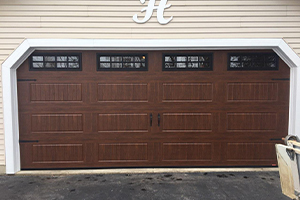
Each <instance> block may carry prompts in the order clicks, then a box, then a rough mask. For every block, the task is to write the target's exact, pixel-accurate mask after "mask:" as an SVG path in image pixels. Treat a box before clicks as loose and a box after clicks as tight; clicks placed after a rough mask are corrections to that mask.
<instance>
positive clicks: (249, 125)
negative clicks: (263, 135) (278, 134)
mask: <svg viewBox="0 0 300 200" xmlns="http://www.w3.org/2000/svg"><path fill="white" fill-rule="evenodd" d="M276 130H277V113H227V131H276Z"/></svg>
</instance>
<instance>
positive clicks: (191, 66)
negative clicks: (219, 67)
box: [163, 54, 213, 71]
mask: <svg viewBox="0 0 300 200" xmlns="http://www.w3.org/2000/svg"><path fill="white" fill-rule="evenodd" d="M163 59H164V60H163V70H164V71H179V70H181V71H193V70H204V71H205V70H212V69H213V65H212V54H176V55H175V54H165V55H164V56H163Z"/></svg>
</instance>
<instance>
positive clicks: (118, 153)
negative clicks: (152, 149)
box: [98, 143, 148, 162]
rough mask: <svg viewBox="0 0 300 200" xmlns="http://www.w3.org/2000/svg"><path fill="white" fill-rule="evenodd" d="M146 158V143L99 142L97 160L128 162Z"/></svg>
mask: <svg viewBox="0 0 300 200" xmlns="http://www.w3.org/2000/svg"><path fill="white" fill-rule="evenodd" d="M147 160H148V144H147V143H118V144H99V151H98V161H99V162H116V161H117V162H120V161H123V162H128V161H147Z"/></svg>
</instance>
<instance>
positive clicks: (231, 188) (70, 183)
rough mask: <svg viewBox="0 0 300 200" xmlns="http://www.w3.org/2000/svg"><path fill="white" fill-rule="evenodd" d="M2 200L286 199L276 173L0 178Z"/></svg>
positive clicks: (23, 176)
mask: <svg viewBox="0 0 300 200" xmlns="http://www.w3.org/2000/svg"><path fill="white" fill-rule="evenodd" d="M0 199H5V200H10V199H22V200H23V199H30V200H35V199H36V200H40V199H43V200H44V199H53V200H54V199H72V200H75V199H80V200H81V199H86V200H88V199H99V200H106V199H120V200H127V199H141V200H148V199H151V200H152V199H170V200H176V199H182V200H188V199H191V200H192V199H193V200H194V199H195V200H198V199H199V200H200V199H201V200H206V199H207V200H217V199H218V200H219V199H222V200H223V199H226V200H227V199H228V200H234V199H237V200H248V199H249V200H268V199H270V200H277V199H278V200H288V199H289V198H287V197H285V196H284V195H282V193H281V188H280V180H279V174H278V172H234V173H233V172H226V173H220V172H218V173H217V172H209V173H162V174H91V175H87V174H85V175H55V176H50V175H39V176H32V175H30V176H29V175H14V176H7V175H2V176H0Z"/></svg>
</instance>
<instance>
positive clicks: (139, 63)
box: [97, 54, 148, 71]
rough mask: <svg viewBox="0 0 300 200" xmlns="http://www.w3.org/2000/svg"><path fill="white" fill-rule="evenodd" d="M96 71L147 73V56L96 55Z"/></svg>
mask: <svg viewBox="0 0 300 200" xmlns="http://www.w3.org/2000/svg"><path fill="white" fill-rule="evenodd" d="M97 61H98V65H97V70H98V71H147V70H148V58H147V54H98V55H97Z"/></svg>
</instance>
